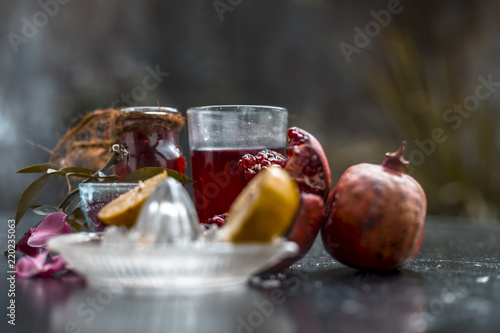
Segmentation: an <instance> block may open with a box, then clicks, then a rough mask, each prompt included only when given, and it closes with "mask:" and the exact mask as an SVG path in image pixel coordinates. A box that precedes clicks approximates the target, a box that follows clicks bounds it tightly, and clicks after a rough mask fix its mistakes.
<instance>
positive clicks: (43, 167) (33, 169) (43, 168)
mask: <svg viewBox="0 0 500 333" xmlns="http://www.w3.org/2000/svg"><path fill="white" fill-rule="evenodd" d="M49 169H55V170H58V169H59V167H58V166H57V165H55V164H54V163H42V164H36V165H32V166H29V167H26V168H24V169H21V170H18V171H17V173H40V172H43V173H45V172H47V170H49Z"/></svg>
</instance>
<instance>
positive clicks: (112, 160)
mask: <svg viewBox="0 0 500 333" xmlns="http://www.w3.org/2000/svg"><path fill="white" fill-rule="evenodd" d="M124 155H128V151H127V150H126V148H125V147H124V146H123V145H119V144H115V145H113V147H111V156H110V157H109V159H108V161H107V162H106V163H105V164H104V165H103V166H102V167H101V168H100V169H99V170H97V171H96V172H94V174H92V176H91V177H89V178H87V179H85V180H83V181H82V183H88V182H90V181H91V180H93V179H96V178H97V179H99V180H102V179H105V178H109V177H112V176H106V175H105V174H104V171H106V170H107V169H109V168H110V167H111V166H113V165H114V164H116V163H118V162H120V161H121V160H122V159H123V156H124ZM79 194H80V189H79V188H78V187H77V188H75V189H74V190H72V191H70V192H69V193H68V194H66V196H65V197H64V199H63V200H62V201H61V203H60V204H59V206H58V208H60V209H62V210H65V209H66V208H67V207H68V205H69V204H70V203H71V201H72V199H73V197H74V196H75V195H79Z"/></svg>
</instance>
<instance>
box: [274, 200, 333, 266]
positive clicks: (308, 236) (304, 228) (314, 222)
mask: <svg viewBox="0 0 500 333" xmlns="http://www.w3.org/2000/svg"><path fill="white" fill-rule="evenodd" d="M300 200H301V205H300V210H299V213H298V214H297V217H296V218H295V221H294V223H293V225H292V227H291V228H290V230H289V232H288V234H287V235H286V238H287V239H288V240H289V241H292V242H295V243H297V245H298V246H299V253H297V254H296V255H295V256H293V257H289V258H286V259H284V260H283V261H281V262H280V263H278V264H276V265H275V266H273V267H272V268H271V269H270V270H280V269H284V268H287V267H289V266H291V265H292V264H294V263H296V262H297V261H299V260H300V259H302V258H303V257H304V256H305V255H306V254H307V252H309V250H310V249H311V247H312V245H313V243H314V240H315V238H316V235H317V234H318V232H319V229H320V228H321V224H322V223H323V208H324V206H325V202H324V201H323V199H322V198H321V197H320V196H318V195H315V194H311V193H302V194H301V195H300Z"/></svg>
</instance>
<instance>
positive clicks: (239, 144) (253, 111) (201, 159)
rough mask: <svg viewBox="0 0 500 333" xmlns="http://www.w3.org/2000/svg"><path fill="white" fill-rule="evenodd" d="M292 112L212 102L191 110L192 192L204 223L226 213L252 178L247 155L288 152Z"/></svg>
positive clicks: (269, 107) (189, 118)
mask: <svg viewBox="0 0 500 333" xmlns="http://www.w3.org/2000/svg"><path fill="white" fill-rule="evenodd" d="M287 118H288V111H287V110H286V109H284V108H280V107H275V106H265V105H212V106H200V107H194V108H190V109H189V110H187V121H188V133H189V151H190V155H191V178H193V180H194V181H195V183H193V197H194V204H195V207H196V211H197V213H198V218H199V220H200V223H206V222H207V220H208V219H209V218H212V217H214V216H215V215H219V214H224V213H227V212H228V210H229V207H230V206H231V204H232V203H233V201H234V199H236V197H237V196H238V194H240V192H241V190H242V189H243V188H244V187H245V186H246V184H247V183H248V181H247V180H246V179H245V177H244V175H243V174H242V172H240V171H239V170H238V161H239V160H240V159H241V158H242V157H243V155H245V154H253V155H255V154H257V153H258V152H259V151H261V150H263V149H272V150H276V151H278V152H280V153H284V152H285V148H286V143H287V135H286V126H287Z"/></svg>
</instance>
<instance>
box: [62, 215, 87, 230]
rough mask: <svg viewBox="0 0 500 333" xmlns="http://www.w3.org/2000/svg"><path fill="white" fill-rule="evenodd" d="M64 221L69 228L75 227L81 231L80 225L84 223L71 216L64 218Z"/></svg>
mask: <svg viewBox="0 0 500 333" xmlns="http://www.w3.org/2000/svg"><path fill="white" fill-rule="evenodd" d="M66 223H68V224H69V225H70V226H71V228H73V229H75V231H76V232H80V231H82V227H83V226H84V225H85V224H84V223H82V222H80V221H78V220H75V219H73V218H71V217H68V218H67V219H66Z"/></svg>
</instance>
